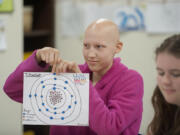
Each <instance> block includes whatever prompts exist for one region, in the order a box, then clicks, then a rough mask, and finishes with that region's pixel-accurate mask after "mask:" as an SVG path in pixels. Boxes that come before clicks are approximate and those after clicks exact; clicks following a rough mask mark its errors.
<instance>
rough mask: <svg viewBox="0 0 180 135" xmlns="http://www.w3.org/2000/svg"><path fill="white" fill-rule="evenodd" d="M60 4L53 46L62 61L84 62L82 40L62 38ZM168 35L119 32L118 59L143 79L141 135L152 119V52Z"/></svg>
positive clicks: (153, 72)
mask: <svg viewBox="0 0 180 135" xmlns="http://www.w3.org/2000/svg"><path fill="white" fill-rule="evenodd" d="M60 12H61V9H60V2H59V1H57V4H56V32H55V35H56V38H55V39H56V47H57V48H58V49H59V50H60V53H61V56H62V58H64V59H66V60H73V61H76V62H77V63H83V62H84V60H83V56H82V53H81V50H82V44H83V42H82V40H83V39H82V38H68V37H66V38H63V37H61V33H60V32H61V29H60V21H61V17H60V15H59V13H60ZM168 36H169V35H168V34H161V35H157V34H156V35H150V34H147V33H146V32H144V31H139V32H138V31H134V32H126V33H120V40H121V41H122V42H123V43H124V46H123V50H122V52H120V53H119V54H118V55H117V56H119V57H121V58H122V62H123V63H124V64H126V65H127V66H128V67H130V68H133V69H136V70H137V71H138V72H139V73H140V74H141V75H142V76H143V79H144V97H143V103H144V104H143V107H144V111H143V119H142V123H141V128H140V133H142V134H145V132H146V129H147V126H148V124H149V122H150V121H151V120H152V117H153V113H154V112H153V108H152V106H151V97H152V93H153V89H154V87H155V85H156V70H155V61H154V60H155V55H154V50H155V48H156V47H157V46H159V45H160V43H161V42H162V41H163V40H164V39H165V38H166V37H168Z"/></svg>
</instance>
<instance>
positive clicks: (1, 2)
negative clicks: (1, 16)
mask: <svg viewBox="0 0 180 135" xmlns="http://www.w3.org/2000/svg"><path fill="white" fill-rule="evenodd" d="M12 11H13V0H0V13H3V12H12Z"/></svg>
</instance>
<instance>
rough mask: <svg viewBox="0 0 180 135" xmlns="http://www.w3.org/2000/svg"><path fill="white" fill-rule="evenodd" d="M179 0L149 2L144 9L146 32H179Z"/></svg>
mask: <svg viewBox="0 0 180 135" xmlns="http://www.w3.org/2000/svg"><path fill="white" fill-rule="evenodd" d="M179 7H180V2H178V3H164V4H162V3H150V4H148V6H147V11H146V30H147V32H148V33H157V34H159V33H179V32H180V25H179V24H180V8H179Z"/></svg>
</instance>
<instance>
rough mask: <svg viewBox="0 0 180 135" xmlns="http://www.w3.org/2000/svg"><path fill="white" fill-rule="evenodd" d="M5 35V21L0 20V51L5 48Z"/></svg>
mask: <svg viewBox="0 0 180 135" xmlns="http://www.w3.org/2000/svg"><path fill="white" fill-rule="evenodd" d="M6 44H7V43H6V36H5V23H4V21H3V20H0V51H3V50H6V48H7V45H6Z"/></svg>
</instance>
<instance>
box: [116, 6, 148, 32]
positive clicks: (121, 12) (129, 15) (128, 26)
mask: <svg viewBox="0 0 180 135" xmlns="http://www.w3.org/2000/svg"><path fill="white" fill-rule="evenodd" d="M114 21H115V23H116V24H117V25H118V27H119V30H120V31H121V32H122V31H130V30H144V28H145V22H144V12H143V10H142V9H141V8H140V7H133V6H123V7H119V8H118V9H117V10H116V11H115V12H114Z"/></svg>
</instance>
